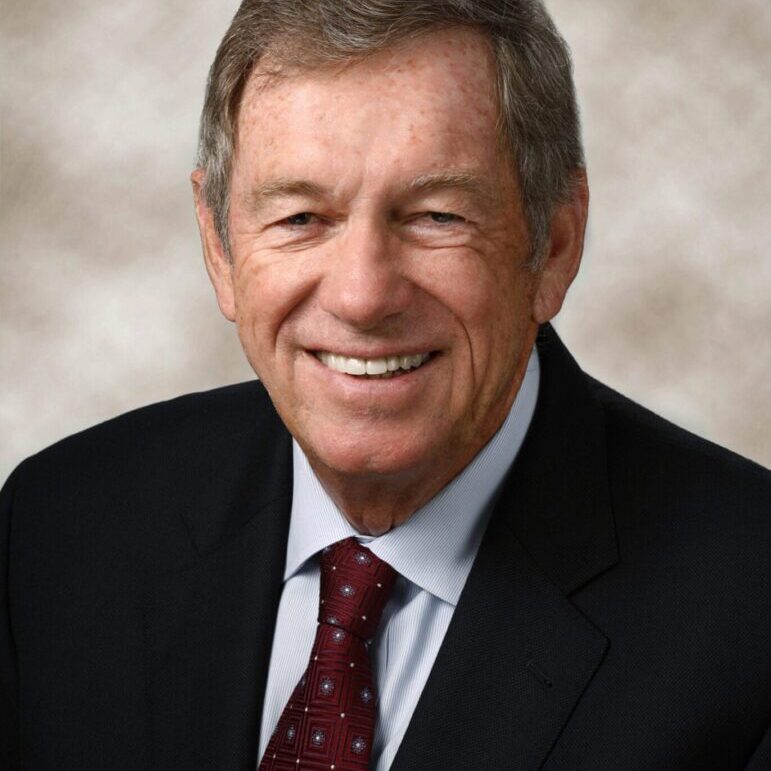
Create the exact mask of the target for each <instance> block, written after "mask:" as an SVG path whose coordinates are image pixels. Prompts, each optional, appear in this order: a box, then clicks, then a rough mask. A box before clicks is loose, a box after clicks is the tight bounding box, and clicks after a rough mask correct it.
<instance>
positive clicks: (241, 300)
mask: <svg viewBox="0 0 771 771" xmlns="http://www.w3.org/2000/svg"><path fill="white" fill-rule="evenodd" d="M237 264H238V265H239V268H238V270H237V271H236V275H235V282H236V283H235V290H236V291H235V298H236V324H237V326H238V333H239V337H240V338H241V343H242V345H243V346H244V348H245V349H246V352H247V355H250V354H252V353H258V354H259V356H260V360H261V365H262V366H261V368H263V369H264V368H265V366H266V364H269V362H271V361H272V359H273V358H274V357H275V356H276V355H277V353H278V349H279V347H280V346H281V344H282V342H283V343H288V341H289V338H290V335H289V331H290V328H291V321H292V318H293V314H295V313H296V312H297V309H298V308H299V307H300V306H301V305H302V302H303V300H304V299H305V298H306V297H307V296H308V294H309V293H310V292H311V291H312V287H313V283H314V279H313V277H312V276H310V275H309V274H308V271H307V269H306V267H305V266H304V264H303V261H302V260H301V259H299V257H298V256H297V255H290V256H287V257H283V258H280V259H276V258H275V257H272V258H266V257H265V256H264V255H260V254H259V253H254V254H252V255H249V256H248V257H247V258H245V259H243V260H240V261H239V262H238V263H237ZM250 360H251V355H250ZM255 364H256V362H255V361H252V365H253V366H255ZM255 368H256V367H255ZM261 376H262V375H261Z"/></svg>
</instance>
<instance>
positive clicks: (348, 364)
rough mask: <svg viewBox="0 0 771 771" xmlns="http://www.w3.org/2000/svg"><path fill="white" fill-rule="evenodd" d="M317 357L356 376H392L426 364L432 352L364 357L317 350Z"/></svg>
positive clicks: (325, 363)
mask: <svg viewBox="0 0 771 771" xmlns="http://www.w3.org/2000/svg"><path fill="white" fill-rule="evenodd" d="M315 356H316V358H317V359H318V360H319V361H320V362H321V363H322V364H323V365H324V366H325V367H329V369H332V370H334V371H335V372H342V373H344V374H346V375H354V376H356V377H363V376H366V377H375V378H390V377H395V376H398V375H402V374H404V373H405V372H408V371H409V370H412V369H417V368H418V367H420V366H422V365H423V364H425V363H426V362H427V361H428V360H429V359H430V358H431V354H430V353H416V354H406V355H404V356H386V357H382V358H379V359H362V358H359V357H358V356H345V355H341V354H336V353H330V352H329V351H317V352H316V354H315Z"/></svg>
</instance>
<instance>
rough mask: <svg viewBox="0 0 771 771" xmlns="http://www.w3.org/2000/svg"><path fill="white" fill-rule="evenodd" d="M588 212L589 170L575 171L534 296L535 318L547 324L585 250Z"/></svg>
mask: <svg viewBox="0 0 771 771" xmlns="http://www.w3.org/2000/svg"><path fill="white" fill-rule="evenodd" d="M588 213H589V186H588V184H587V181H586V172H585V171H583V170H581V171H580V172H577V173H576V176H575V177H574V181H573V190H572V193H571V198H570V200H569V201H567V202H565V203H562V204H560V205H559V206H557V208H556V209H555V210H554V214H553V215H552V220H551V228H550V231H549V243H548V246H547V251H546V256H545V258H544V261H543V267H542V268H541V270H540V275H539V278H538V282H537V288H536V292H535V297H534V300H533V321H535V322H536V323H537V324H544V323H546V322H547V321H550V320H551V319H553V318H554V317H555V316H556V315H557V314H558V313H559V311H560V308H562V303H563V301H564V300H565V295H566V294H567V292H568V289H569V288H570V285H571V284H572V283H573V279H574V278H575V277H576V274H577V273H578V268H579V266H580V264H581V255H582V254H583V251H584V233H585V231H586V220H587V216H588Z"/></svg>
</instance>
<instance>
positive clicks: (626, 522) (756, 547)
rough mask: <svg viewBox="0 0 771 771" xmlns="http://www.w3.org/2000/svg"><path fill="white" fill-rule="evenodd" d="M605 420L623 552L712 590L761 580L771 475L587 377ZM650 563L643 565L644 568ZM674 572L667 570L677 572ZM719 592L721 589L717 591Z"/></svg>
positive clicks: (769, 542) (768, 541) (770, 516)
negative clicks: (739, 580)
mask: <svg viewBox="0 0 771 771" xmlns="http://www.w3.org/2000/svg"><path fill="white" fill-rule="evenodd" d="M589 383H590V387H591V389H592V391H593V393H594V395H595V397H596V398H597V400H598V401H599V403H600V405H601V406H602V411H603V415H604V420H605V436H606V446H607V464H608V483H609V486H610V491H609V492H610V496H611V500H612V506H613V512H614V517H615V520H616V527H617V536H618V541H619V548H620V550H621V552H622V555H623V554H624V553H626V556H627V557H628V558H635V559H639V560H640V565H639V566H640V568H641V569H646V567H650V566H652V565H654V564H655V565H657V566H661V568H662V569H666V568H667V566H669V567H670V568H671V569H672V570H673V571H674V573H680V572H681V571H684V570H687V569H688V566H691V569H692V577H693V579H694V580H696V577H697V576H699V577H700V580H702V581H703V582H704V583H703V584H702V586H703V588H706V587H707V585H713V588H714V589H715V591H719V590H720V588H721V581H724V580H727V579H728V578H729V577H730V578H731V580H732V581H734V582H735V581H736V580H737V579H736V576H737V575H739V574H741V575H742V576H743V579H742V581H746V583H747V588H748V589H751V588H752V587H753V586H754V585H755V584H754V582H755V581H756V580H757V578H758V577H759V576H760V575H763V574H767V571H768V562H767V553H768V552H767V550H768V548H771V473H769V471H768V470H767V469H765V468H763V467H762V466H760V465H759V464H757V463H754V462H752V461H751V460H748V459H746V458H743V457H741V456H740V455H737V454H736V453H734V452H731V451H729V450H727V449H725V448H723V447H720V446H718V445H716V444H713V443H712V442H709V441H707V440H705V439H703V438H700V437H698V436H695V435H694V434H692V433H690V432H688V431H685V430H684V429H682V428H679V427H678V426H676V425H674V424H672V423H670V422H669V421H667V420H665V419H663V418H661V417H659V416H658V415H656V414H654V413H653V412H651V411H650V410H647V409H645V408H644V407H642V406H640V405H639V404H636V403H635V402H633V401H631V400H630V399H627V398H626V397H624V396H622V395H621V394H619V393H617V392H615V391H614V390H612V389H611V388H608V387H607V386H605V385H603V384H601V383H599V382H597V381H595V380H593V379H591V378H590V379H589ZM649 561H650V562H649ZM674 573H673V574H674ZM723 588H724V585H723Z"/></svg>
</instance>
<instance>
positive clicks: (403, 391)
mask: <svg viewBox="0 0 771 771" xmlns="http://www.w3.org/2000/svg"><path fill="white" fill-rule="evenodd" d="M321 350H325V349H321ZM425 350H426V349H425V348H424V349H423V351H424V352H425ZM348 355H350V354H348ZM387 355H391V356H396V355H397V354H396V353H392V354H381V356H387ZM402 355H408V354H405V353H403V354H402ZM381 356H372V355H371V354H370V355H369V356H362V357H360V358H380V357H381ZM441 358H442V355H441V352H439V351H432V352H431V358H430V359H429V360H428V361H426V362H425V363H424V364H421V366H420V367H417V368H415V369H410V370H406V371H404V373H403V374H401V375H399V376H398V377H391V378H377V377H372V378H369V377H364V376H361V375H348V374H346V373H345V372H338V371H337V370H334V369H330V368H329V367H327V366H326V365H325V364H322V363H321V361H319V359H318V358H317V357H316V354H315V353H314V352H313V351H311V350H306V351H305V356H304V357H303V359H304V360H305V361H306V362H307V363H308V365H309V366H310V367H312V368H314V373H313V376H314V378H317V379H318V381H319V383H320V384H321V385H322V386H323V385H326V386H328V387H330V388H332V389H334V392H335V394H337V395H339V396H340V397H341V398H342V399H344V400H348V399H356V398H373V397H377V398H378V399H380V400H383V401H382V402H381V403H384V404H385V403H387V402H388V401H389V400H403V399H405V398H410V397H412V396H414V395H415V392H416V391H419V390H420V389H421V388H422V387H423V385H424V383H425V380H426V378H427V377H429V376H430V375H431V374H432V372H433V370H434V367H435V366H436V363H437V361H439V360H441Z"/></svg>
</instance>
